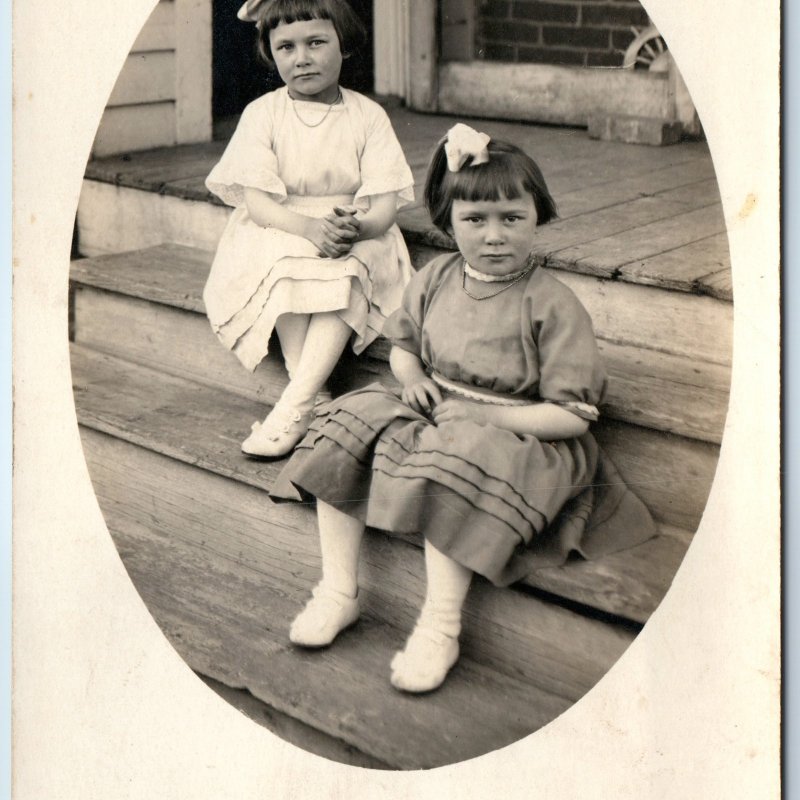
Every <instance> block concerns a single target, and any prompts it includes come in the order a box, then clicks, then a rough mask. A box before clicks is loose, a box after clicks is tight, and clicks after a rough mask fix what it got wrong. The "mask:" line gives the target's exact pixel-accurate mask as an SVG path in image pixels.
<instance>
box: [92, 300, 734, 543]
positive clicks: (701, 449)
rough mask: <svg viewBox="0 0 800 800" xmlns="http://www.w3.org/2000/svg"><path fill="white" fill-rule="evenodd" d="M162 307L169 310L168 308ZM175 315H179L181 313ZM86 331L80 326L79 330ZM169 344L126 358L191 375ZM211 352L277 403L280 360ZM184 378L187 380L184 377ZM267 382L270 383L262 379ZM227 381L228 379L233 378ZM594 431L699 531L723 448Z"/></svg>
mask: <svg viewBox="0 0 800 800" xmlns="http://www.w3.org/2000/svg"><path fill="white" fill-rule="evenodd" d="M137 302H139V301H137ZM141 307H142V308H143V309H144V311H145V312H146V313H145V319H144V329H143V332H142V335H141V336H133V335H131V336H130V337H129V338H130V341H131V342H133V341H136V342H145V343H148V339H147V337H148V336H155V335H156V334H155V332H156V331H158V330H160V327H159V326H157V325H156V326H155V327H151V326H150V325H149V324H148V316H147V315H148V314H150V313H152V311H153V308H157V309H158V307H156V306H153V305H152V304H146V303H143V304H141ZM160 308H161V309H164V308H165V307H160ZM170 313H175V314H177V313H179V312H170ZM181 313H182V312H181ZM99 316H100V315H99V314H95V315H90V317H91V318H92V319H93V320H94V321H97V319H98V318H99ZM87 318H88V317H87ZM119 319H120V317H119V316H118V315H116V314H112V315H111V316H110V318H109V326H113V325H114V324H118V321H119ZM190 319H193V320H194V321H193V322H192V323H191V324H192V325H195V326H198V332H199V335H200V336H201V337H204V338H205V337H208V336H211V333H210V330H209V329H208V328H207V327H206V326H205V325H204V323H203V321H202V318H201V317H199V316H197V315H194V316H193V317H192V318H190ZM109 326H104V328H103V329H102V330H101V332H100V334H98V335H97V336H93V337H89V340H88V341H86V340H85V339H83V338H82V337H81V336H78V341H79V343H83V344H91V345H96V346H97V347H99V348H101V349H106V348H107V345H108V339H107V338H104V335H103V333H104V332H107V333H108V336H110V335H111V327H109ZM80 327H81V326H78V328H79V330H80ZM180 327H181V328H182V327H183V326H182V325H181V326H180ZM211 338H212V342H211V344H212V345H215V342H214V341H213V336H212V337H211ZM167 344H168V345H169V346H167V347H165V348H163V349H161V351H160V352H162V353H167V354H171V356H170V361H169V362H168V363H165V362H163V361H155V362H154V361H153V355H152V354H153V352H154V351H155V348H150V346H149V344H147V346H146V347H144V348H142V350H143V351H142V350H138V351H137V352H135V353H130V351H128V352H127V353H126V355H128V356H132V358H133V360H135V361H136V360H138V359H139V358H141V360H142V361H143V362H144V363H145V364H146V365H149V366H151V367H153V368H157V369H163V370H164V371H166V372H168V373H170V372H171V373H173V374H175V373H181V372H182V371H184V370H185V366H184V364H183V358H182V357H180V358H175V357H174V355H175V354H176V353H179V350H177V349H176V348H175V346H174V341H172V340H168V342H167ZM190 349H191V347H185V350H186V351H189V350H190ZM210 353H211V354H213V355H212V356H210V357H209V360H210V362H211V363H213V362H214V361H216V362H217V363H224V362H225V361H226V360H227V361H228V364H229V366H228V365H226V370H229V371H228V372H226V373H225V374H226V376H230V377H229V383H230V385H231V388H232V389H233V390H236V391H237V393H239V394H240V395H242V396H245V397H252V398H253V399H256V400H258V401H259V402H268V403H269V402H274V401H275V400H276V399H277V396H279V392H280V391H281V390H282V387H283V386H284V385H285V382H286V377H285V372H284V370H283V368H282V367H281V366H280V364H279V363H278V361H277V358H274V359H269V360H267V361H266V362H265V364H264V366H263V367H260V368H259V370H258V371H257V372H256V375H255V376H250V375H249V374H248V373H247V371H246V370H244V369H241V368H240V367H239V366H238V364H237V363H236V361H235V359H234V357H233V356H231V354H230V353H227V352H226V351H225V349H224V348H223V347H221V346H212V347H211V349H210ZM360 364H361V366H360V367H359V368H358V373H359V374H358V375H356V376H355V378H354V382H356V381H358V382H362V383H370V382H372V381H373V380H386V377H387V373H386V366H385V364H382V363H376V362H370V361H364V362H360ZM373 370H374V371H373ZM182 377H186V376H185V375H182ZM262 377H263V379H264V380H261V378H262ZM226 380H228V378H227V377H226ZM246 381H252V383H245V382H246ZM272 381H274V383H273V382H272ZM221 382H222V383H224V382H225V381H221ZM109 402H113V401H112V400H111V398H109ZM249 413H250V414H251V415H252V416H248V417H243V418H242V419H240V420H236V431H237V433H236V434H235V435H236V439H234V440H233V442H234V444H233V446H234V447H235V442H237V441H241V440H242V439H243V438H244V437H245V436H246V435H247V432H248V430H249V427H250V425H251V423H252V422H253V421H254V420H255V419H256V418H258V417H263V416H264V414H265V413H266V409H265V408H264V407H262V408H255V409H253V410H252V411H250V412H249ZM594 430H595V433H596V435H597V437H598V439H599V441H600V442H601V444H602V445H603V447H604V448H605V449H606V451H607V452H608V453H609V455H610V456H611V458H612V460H613V461H614V463H615V464H616V465H617V467H618V468H619V470H620V472H621V474H622V476H623V477H624V478H625V479H626V480H627V481H628V483H629V484H630V485H631V486H632V487H634V488H635V490H636V492H637V494H639V496H640V497H641V498H642V499H643V500H644V502H645V503H646V504H647V505H648V508H650V510H651V512H652V513H653V516H654V517H655V518H656V519H657V520H658V521H660V522H664V523H667V524H669V525H674V526H676V527H679V528H683V529H684V530H691V531H693V530H695V529H696V528H697V526H698V524H699V522H700V517H701V516H702V513H703V509H704V508H705V504H706V500H707V498H708V492H709V490H710V487H711V482H712V480H713V477H714V472H715V470H716V463H717V458H718V455H719V448H718V447H717V446H716V445H711V444H707V443H705V442H700V441H696V440H693V439H688V438H686V437H683V436H675V435H671V434H666V433H661V432H659V431H654V430H651V429H649V428H645V427H640V426H635V425H628V424H625V423H619V422H614V421H612V420H602V421H601V423H599V424H597V425H595V427H594Z"/></svg>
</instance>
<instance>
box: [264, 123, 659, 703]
mask: <svg viewBox="0 0 800 800" xmlns="http://www.w3.org/2000/svg"><path fill="white" fill-rule="evenodd" d="M425 201H426V204H427V207H428V209H429V211H430V213H431V217H432V219H433V222H434V224H436V225H437V226H438V227H439V228H441V229H442V230H444V231H446V232H448V233H449V234H451V235H452V236H453V237H454V239H455V241H456V244H457V245H458V249H459V252H457V253H452V254H446V255H442V256H439V257H437V258H435V259H434V260H433V261H432V262H431V263H430V264H428V265H427V266H426V267H424V268H423V269H422V270H420V271H419V272H418V273H417V274H416V275H415V276H414V277H413V278H412V280H411V282H410V284H409V285H408V287H407V288H406V290H405V293H404V298H403V303H402V306H401V308H400V309H398V310H397V311H396V312H395V313H394V314H393V315H392V316H391V317H390V318H389V320H388V322H387V324H386V327H385V328H384V335H385V336H386V337H387V338H388V339H389V341H390V342H391V343H392V351H391V357H390V364H391V368H392V371H393V373H394V375H395V377H396V378H397V380H398V381H399V382H400V384H401V387H402V389H401V390H400V391H392V390H390V389H387V388H384V387H382V386H379V385H372V386H369V387H367V388H365V389H363V390H360V391H356V392H352V393H350V394H348V395H345V396H343V397H341V398H339V399H338V400H335V401H334V402H332V403H331V404H329V405H328V406H326V407H324V408H323V410H322V413H321V414H320V415H319V416H318V417H317V419H316V420H315V422H314V423H313V424H312V427H311V430H310V431H309V433H308V435H307V436H306V438H305V439H304V441H303V442H302V443H301V444H300V445H299V447H298V449H297V451H296V452H295V454H294V456H293V457H292V458H291V460H290V461H289V462H288V464H287V465H286V467H285V468H284V470H283V471H282V473H281V475H280V476H279V478H278V481H277V483H276V485H275V487H274V488H273V491H272V496H273V497H274V498H275V499H300V498H301V497H308V496H313V497H316V498H317V510H318V521H319V533H320V542H321V550H322V572H323V574H322V580H321V582H320V583H319V584H318V585H317V587H316V588H315V589H314V590H313V593H312V597H311V600H310V601H309V602H308V604H307V605H306V607H305V609H304V610H303V612H302V613H301V614H300V615H299V616H298V617H297V618H296V619H295V621H294V623H293V624H292V626H291V630H290V639H291V641H292V642H294V643H295V644H298V645H303V646H307V647H321V646H325V645H327V644H330V643H331V642H332V641H333V639H334V638H335V637H336V635H337V634H338V633H339V632H340V631H341V630H343V629H344V628H346V627H348V626H349V625H352V624H353V623H354V622H355V621H356V619H357V618H358V615H359V603H358V583H357V571H358V556H359V546H360V542H361V538H362V535H363V532H364V528H365V526H367V525H368V526H370V527H374V528H380V529H383V530H387V531H394V532H402V533H419V534H421V535H422V536H423V537H424V540H425V564H426V573H427V590H426V597H425V602H424V605H423V608H422V610H421V613H420V616H419V619H418V621H417V624H416V627H415V628H414V630H413V632H412V633H411V636H410V638H409V639H408V641H407V643H406V646H405V648H404V649H403V650H402V651H401V652H399V653H397V655H396V656H395V657H394V659H393V661H392V663H391V682H392V684H393V685H394V686H395V687H397V688H398V689H402V690H405V691H410V692H423V691H429V690H431V689H435V688H436V687H437V686H439V685H440V684H441V683H442V681H443V680H444V679H445V677H446V675H447V673H448V671H449V669H450V668H451V667H452V666H453V664H455V662H456V660H457V659H458V655H459V647H458V636H459V632H460V630H461V609H462V606H463V603H464V600H465V598H466V596H467V591H468V589H469V585H470V581H471V579H472V575H473V573H475V572H477V573H479V574H481V575H483V576H485V577H486V578H488V579H489V580H490V581H492V582H493V583H495V584H496V585H499V586H504V585H507V584H509V583H512V582H514V581H516V580H519V579H521V578H522V577H524V576H525V575H526V574H527V573H528V572H530V570H531V569H533V568H537V567H539V566H543V565H551V564H556V563H563V561H564V560H565V559H566V557H567V555H568V554H569V552H571V551H578V552H580V553H582V554H583V555H586V556H596V555H600V554H603V553H606V552H611V551H614V550H619V549H622V548H624V547H629V546H632V545H633V544H637V543H639V542H641V541H643V540H645V539H647V538H649V537H650V536H651V535H652V534H653V528H652V522H651V521H650V519H649V516H648V515H647V512H646V509H644V507H643V506H641V504H640V503H639V502H638V500H636V498H633V496H632V495H630V493H627V492H626V490H625V489H624V487H622V486H620V485H619V484H617V487H616V490H615V493H614V497H608V496H605V495H604V494H603V491H605V490H600V491H595V489H596V487H593V486H592V484H593V483H595V482H597V480H598V470H599V469H600V467H601V462H602V461H603V459H602V457H601V453H600V451H599V450H598V447H597V444H596V442H595V440H594V438H593V437H592V435H591V434H590V433H588V427H589V423H590V422H592V421H594V420H595V419H597V416H598V410H597V407H598V404H599V403H600V401H601V399H602V397H603V392H604V388H605V373H604V371H603V367H602V365H601V363H600V358H599V355H598V350H597V345H596V343H595V337H594V333H593V330H592V324H591V321H590V319H589V316H588V314H587V312H586V311H585V309H584V308H583V306H582V305H581V303H580V302H579V301H578V299H577V298H576V297H575V295H574V294H573V293H572V291H571V290H570V289H568V288H567V287H566V286H564V285H563V284H562V283H560V282H559V281H558V280H557V279H555V278H554V277H552V276H551V275H549V274H548V273H547V272H545V271H544V270H543V269H542V268H541V266H540V264H539V263H538V262H537V260H536V259H535V258H534V257H533V256H532V255H531V250H532V245H533V240H534V237H535V235H536V227H537V225H541V224H544V223H546V222H548V221H549V220H550V219H552V218H553V217H554V216H555V213H556V209H555V204H554V202H553V200H552V198H551V196H550V193H549V191H548V189H547V186H546V184H545V181H544V178H543V176H542V173H541V171H540V170H539V167H538V166H537V165H536V164H535V163H534V161H533V160H532V159H531V158H530V157H529V156H528V155H526V154H525V153H524V152H523V151H521V150H520V149H519V148H517V147H515V146H514V145H511V144H507V143H505V142H501V141H495V140H490V139H489V137H488V136H487V135H485V134H481V133H478V132H476V131H474V130H472V129H471V128H468V127H467V126H465V125H456V126H455V127H454V128H453V129H451V131H450V132H449V133H448V136H447V138H446V140H444V141H443V142H441V143H440V144H439V146H438V147H437V150H436V152H435V154H434V156H433V161H432V164H431V166H430V169H429V173H428V177H427V182H426V186H425ZM606 477H607V476H606ZM620 492H621V493H623V494H620ZM598 501H600V504H601V505H603V506H604V507H605V510H604V512H603V514H602V515H601V517H602V521H599V520H595V521H596V522H597V524H594V525H593V524H592V522H593V520H592V514H591V513H590V510H591V508H592V506H595V507H596V506H597V505H598ZM609 509H611V510H612V511H613V512H615V513H607V512H608V510H609ZM620 512H621V513H620ZM615 517H616V522H617V523H618V524H614V519H615ZM587 522H588V524H587Z"/></svg>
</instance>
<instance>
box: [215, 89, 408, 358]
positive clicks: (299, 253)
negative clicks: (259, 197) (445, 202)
mask: <svg viewBox="0 0 800 800" xmlns="http://www.w3.org/2000/svg"><path fill="white" fill-rule="evenodd" d="M293 106H294V107H293ZM326 113H327V116H325V117H324V118H323V115H325V114H326ZM317 123H319V124H317ZM309 125H313V126H315V127H309ZM413 183H414V180H413V177H412V174H411V170H410V168H409V166H408V164H407V163H406V160H405V157H404V156H403V151H402V149H401V148H400V144H399V142H398V141H397V137H396V136H395V133H394V131H393V130H392V126H391V123H390V122H389V118H388V116H387V115H386V112H385V111H384V110H383V109H382V108H381V107H380V106H379V105H378V104H377V103H375V102H373V101H372V100H370V99H369V98H367V97H364V96H363V95H360V94H358V93H357V92H352V91H349V90H347V89H342V102H341V103H339V104H337V105H335V106H332V107H330V111H328V106H325V105H321V104H319V103H310V102H305V101H295V100H292V99H291V98H290V97H289V94H288V91H287V90H286V87H283V88H281V89H278V90H276V91H274V92H270V93H269V94H266V95H264V96H263V97H260V98H258V99H257V100H254V101H253V102H252V103H250V104H249V105H248V106H247V108H245V110H244V113H243V114H242V117H241V119H240V121H239V124H238V126H237V128H236V131H235V133H234V134H233V136H232V138H231V140H230V142H229V144H228V146H227V148H226V149H225V152H224V153H223V155H222V158H221V159H220V161H219V163H218V164H217V165H216V166H215V167H214V169H213V170H212V171H211V173H210V174H209V176H208V178H207V179H206V186H207V187H208V189H209V190H210V191H211V192H213V193H214V194H216V195H217V196H219V197H220V198H221V199H222V201H223V202H224V203H226V204H227V205H230V206H234V208H235V210H234V212H233V213H232V214H231V217H230V220H229V221H228V224H227V227H226V228H225V231H224V232H223V234H222V238H221V239H220V242H219V246H218V248H217V254H216V257H215V259H214V263H213V264H212V267H211V273H210V275H209V277H208V281H207V283H206V287H205V290H204V292H203V300H204V302H205V306H206V313H207V314H208V318H209V321H210V323H211V326H212V328H213V329H214V332H215V333H216V334H217V336H218V337H219V338H220V340H221V341H222V343H223V344H224V345H225V346H226V347H228V348H229V349H231V350H233V352H234V353H236V355H237V356H238V358H239V360H240V361H241V362H242V363H243V364H244V365H245V366H246V367H247V368H248V369H251V370H253V369H255V368H256V366H257V365H258V363H259V362H260V361H261V360H262V359H263V358H264V356H265V355H266V354H267V350H268V345H269V337H270V334H271V332H272V329H273V327H274V326H275V320H276V319H277V318H278V317H279V316H280V315H281V314H286V313H295V314H311V313H315V312H326V311H335V312H337V313H338V314H339V315H340V317H341V318H342V319H343V320H344V321H345V322H346V323H347V324H348V325H349V326H350V327H351V328H352V329H353V332H354V335H353V350H354V351H355V352H356V353H360V352H362V351H363V350H364V349H365V348H366V347H367V345H369V344H370V342H372V341H373V340H374V339H375V338H376V337H377V336H378V335H379V334H380V332H381V329H382V328H383V323H384V321H385V320H386V317H388V316H389V314H391V313H392V312H393V311H394V310H395V309H396V308H398V307H399V306H400V302H401V299H402V296H403V289H404V288H405V285H406V284H407V283H408V281H409V280H410V278H411V274H412V270H411V262H410V259H409V257H408V251H407V250H406V246H405V243H404V241H403V237H402V235H401V233H400V230H399V229H398V227H397V226H396V225H393V226H392V228H391V229H390V230H389V231H387V232H386V233H385V234H384V235H383V236H381V237H379V238H376V239H370V240H366V241H362V242H357V243H356V244H355V245H354V246H353V248H352V249H351V251H350V252H349V253H348V254H347V255H346V256H343V257H340V258H336V259H331V258H324V257H320V256H318V255H317V252H318V251H317V248H316V246H315V245H313V244H312V243H311V242H310V241H308V240H307V239H304V238H302V237H300V236H295V235H293V234H290V233H285V232H284V231H280V230H277V229H275V228H263V227H261V226H260V225H257V224H256V223H255V222H253V221H252V220H251V219H250V216H249V215H248V213H247V208H246V207H245V202H244V188H245V187H252V188H256V189H261V190H262V191H264V192H267V193H268V194H269V195H270V196H271V197H272V198H273V199H275V200H277V201H278V202H281V203H283V204H285V205H286V207H287V208H291V209H293V210H295V211H298V212H300V213H303V214H306V215H307V216H324V215H325V214H328V213H330V211H331V209H332V208H333V206H335V205H347V204H354V205H356V206H358V207H359V208H361V209H363V210H366V209H368V208H369V198H370V197H371V196H374V195H379V194H384V193H386V192H397V193H398V208H399V207H401V206H403V205H406V204H407V203H409V202H411V201H412V200H413V199H414V192H413Z"/></svg>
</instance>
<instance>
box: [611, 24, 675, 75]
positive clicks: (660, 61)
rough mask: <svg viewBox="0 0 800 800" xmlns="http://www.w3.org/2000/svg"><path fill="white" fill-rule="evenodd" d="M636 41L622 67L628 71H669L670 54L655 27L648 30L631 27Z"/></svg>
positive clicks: (632, 44) (630, 47)
mask: <svg viewBox="0 0 800 800" xmlns="http://www.w3.org/2000/svg"><path fill="white" fill-rule="evenodd" d="M631 30H632V31H633V34H634V39H633V41H632V42H631V43H630V45H629V46H628V49H627V50H626V51H625V57H624V58H623V60H622V66H623V67H626V68H627V69H636V68H638V69H649V70H652V71H653V72H663V71H665V70H667V69H669V53H668V51H667V43H666V42H665V41H664V37H663V36H662V35H661V34H660V33H659V32H658V28H656V26H655V25H650V26H649V27H647V28H644V29H641V28H634V27H631Z"/></svg>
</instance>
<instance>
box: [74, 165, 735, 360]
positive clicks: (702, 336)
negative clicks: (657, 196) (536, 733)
mask: <svg viewBox="0 0 800 800" xmlns="http://www.w3.org/2000/svg"><path fill="white" fill-rule="evenodd" d="M181 204H183V206H181ZM229 213H230V209H228V208H226V207H222V206H217V205H213V204H211V203H202V202H198V201H190V200H180V199H178V198H175V197H171V196H165V195H158V194H154V193H153V192H145V191H141V190H137V189H128V188H123V187H119V186H112V185H110V184H106V183H100V182H98V181H89V180H86V181H84V189H83V192H82V194H81V200H80V204H79V207H78V226H79V231H80V232H79V237H80V238H79V243H80V244H79V246H80V251H81V253H83V254H84V255H87V256H97V255H107V254H110V253H120V252H125V251H129V250H139V249H142V248H146V247H152V246H154V245H158V244H162V243H163V242H176V243H178V244H184V245H188V246H193V247H198V248H200V249H202V250H207V251H209V266H210V262H211V254H212V253H213V251H214V250H215V249H216V246H217V242H218V241H219V237H220V236H221V234H222V231H223V229H224V227H225V222H226V221H227V218H228V214H229ZM410 250H411V255H412V261H413V262H414V264H415V266H421V265H422V264H424V263H427V261H428V260H429V259H430V258H431V257H432V255H433V254H435V253H436V252H441V251H437V250H436V249H435V248H430V247H419V246H417V245H412V246H411V248H410ZM206 272H207V271H206ZM555 274H556V276H557V277H558V278H559V280H562V281H563V282H564V283H566V284H567V285H568V286H569V287H570V288H571V289H572V290H573V291H574V292H575V294H576V295H577V296H578V298H579V299H580V300H581V302H582V303H583V304H584V306H586V309H587V310H588V312H589V314H590V315H591V317H592V321H593V323H594V327H595V332H596V333H597V335H598V336H599V337H600V338H603V339H606V340H608V341H611V342H616V343H620V344H630V345H634V346H636V347H642V348H645V349H650V350H658V351H661V352H665V353H672V354H675V355H681V356H686V357H688V358H692V359H695V360H698V361H707V362H710V363H712V364H720V365H726V366H730V363H731V331H732V325H733V309H732V306H731V304H730V303H726V302H723V301H720V300H716V299H714V298H711V297H701V296H697V295H690V294H686V293H682V292H669V291H663V290H661V289H657V288H654V287H649V286H637V285H634V284H629V283H625V282H622V281H606V280H601V279H599V278H593V277H590V276H587V275H579V274H575V273H571V272H565V271H562V270H558V271H556V272H555ZM204 281H205V275H202V276H200V286H199V287H196V288H195V291H198V290H199V289H201V288H202V283H203V282H204ZM187 289H188V287H187ZM198 297H199V291H198Z"/></svg>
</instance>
